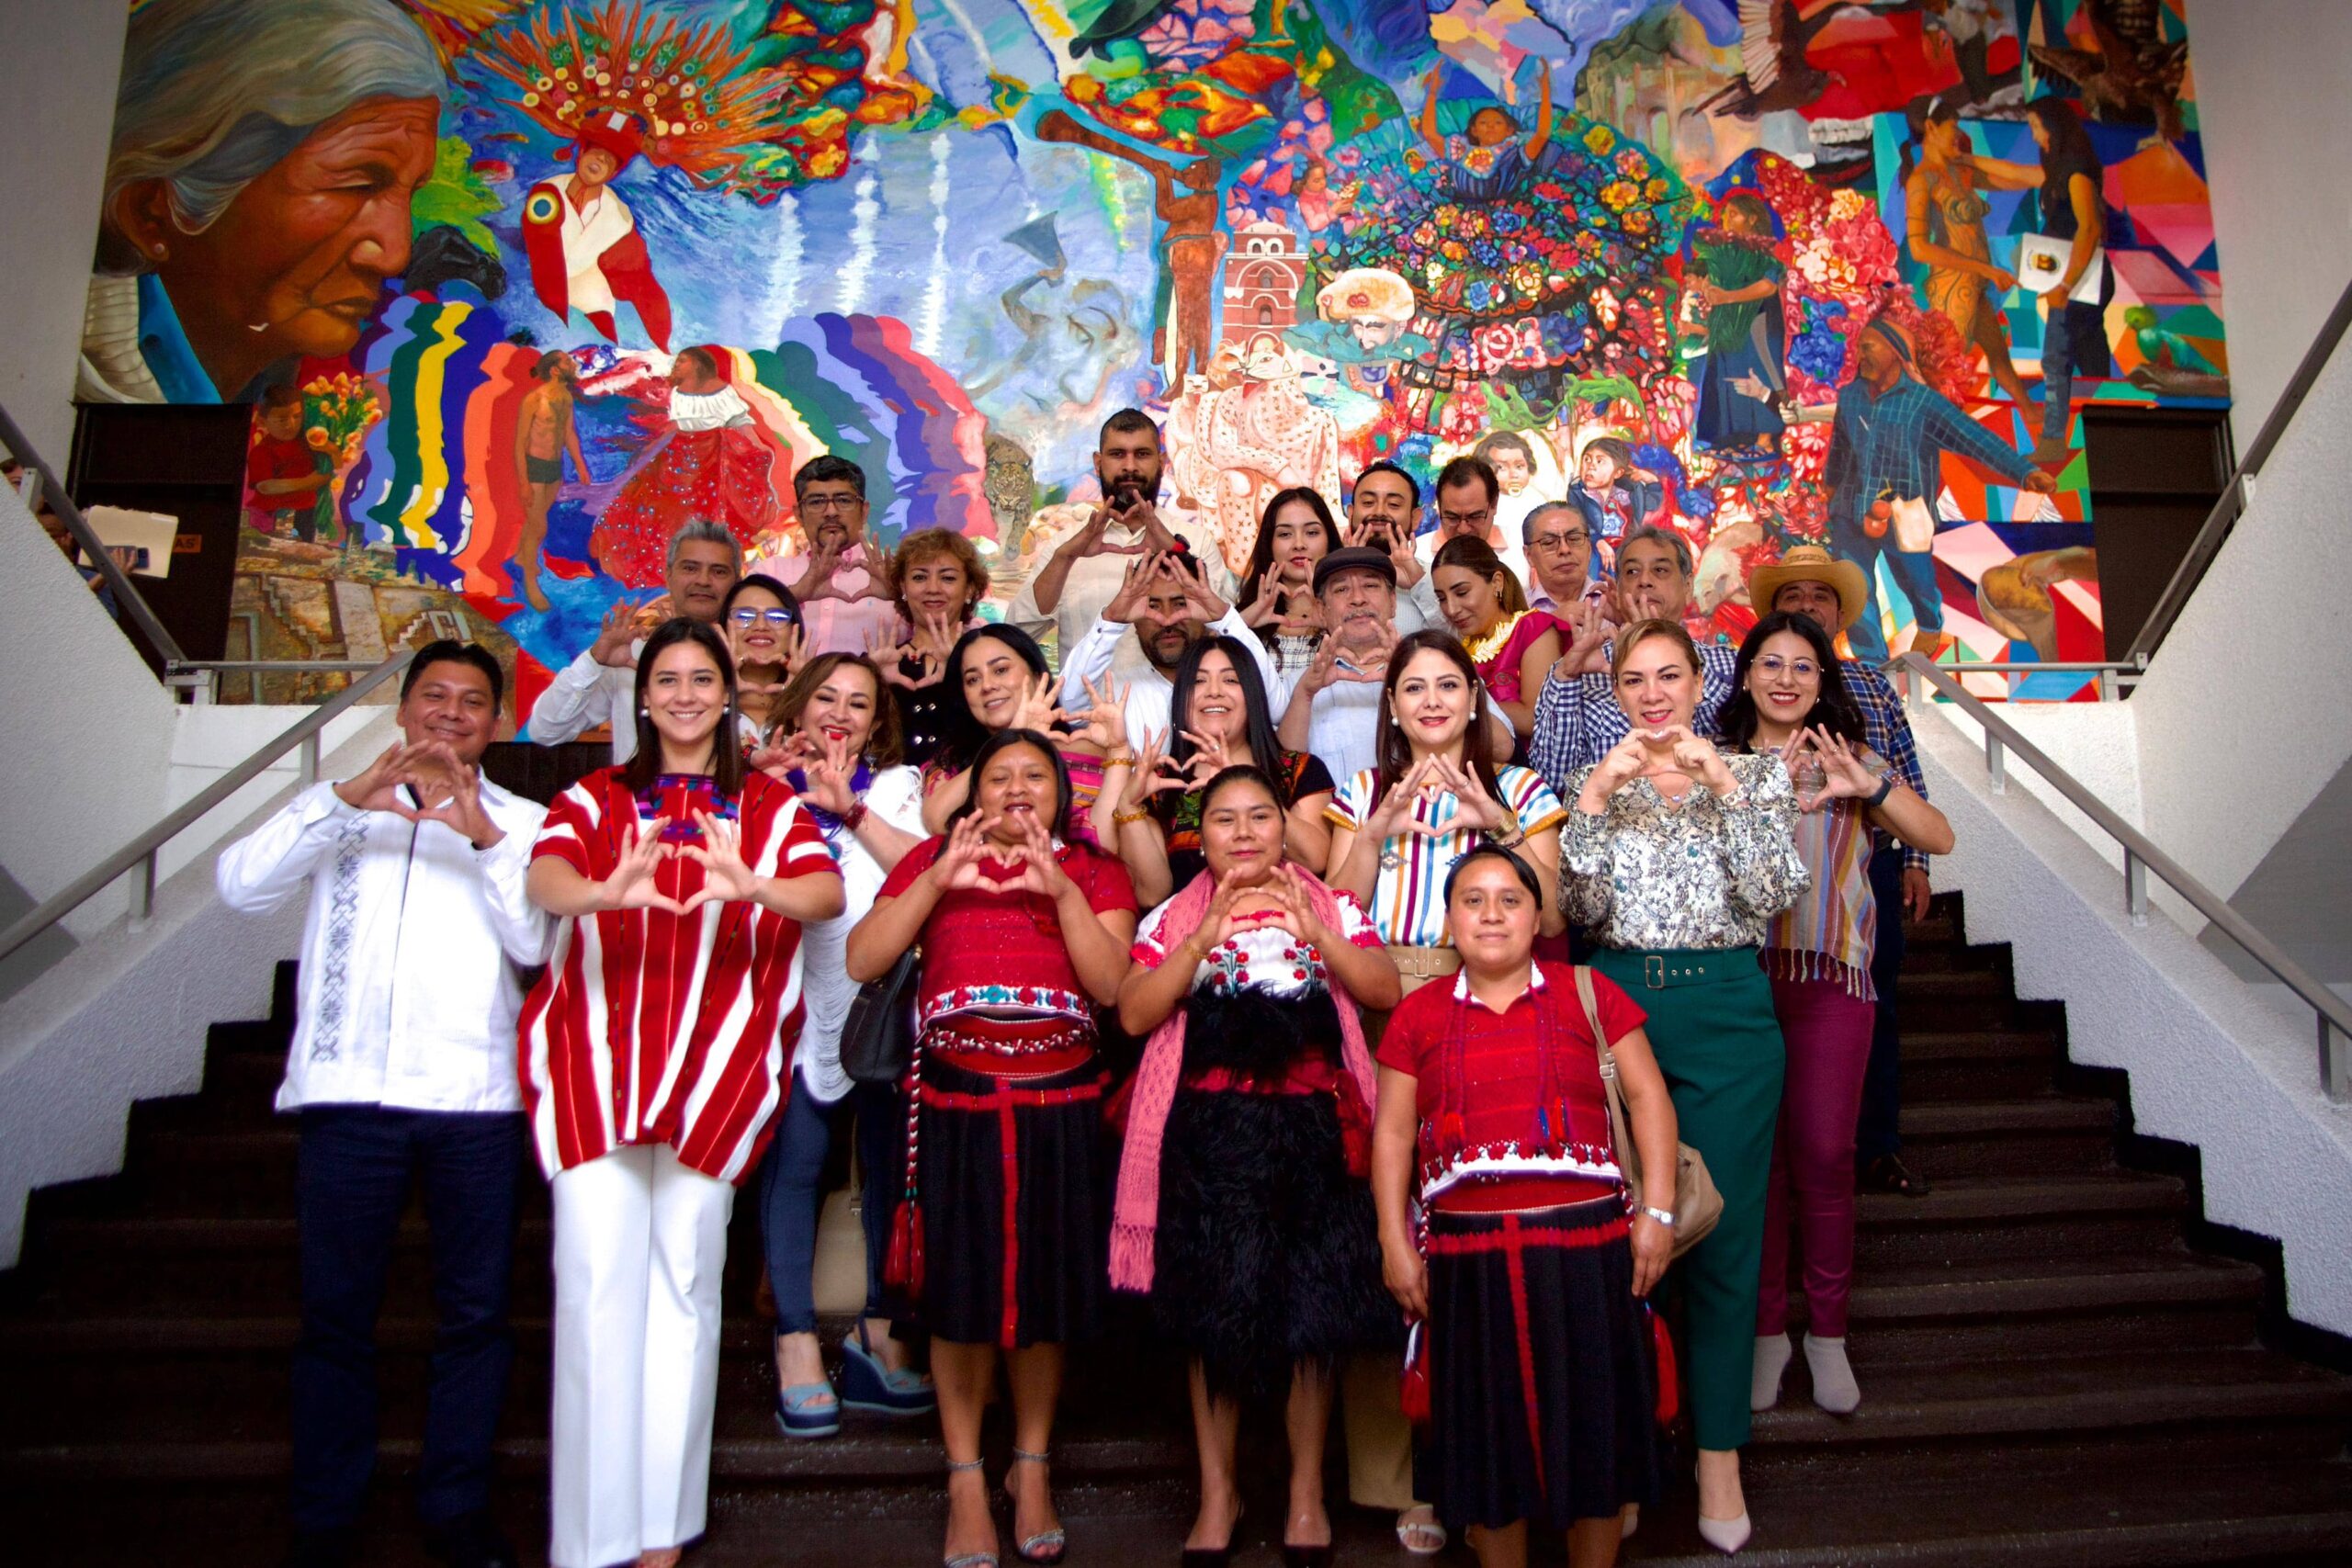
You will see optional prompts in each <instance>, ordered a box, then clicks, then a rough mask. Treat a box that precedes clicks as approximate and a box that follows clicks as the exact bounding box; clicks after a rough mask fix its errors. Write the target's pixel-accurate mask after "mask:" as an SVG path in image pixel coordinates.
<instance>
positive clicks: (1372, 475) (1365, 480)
mask: <svg viewBox="0 0 2352 1568" xmlns="http://www.w3.org/2000/svg"><path fill="white" fill-rule="evenodd" d="M1420 514H1421V485H1420V481H1419V479H1415V478H1413V476H1412V475H1410V474H1408V473H1407V472H1406V471H1405V470H1404V469H1403V468H1399V467H1397V465H1396V464H1395V463H1391V462H1388V461H1386V460H1385V459H1384V460H1383V461H1380V462H1377V463H1367V464H1365V465H1364V469H1363V472H1362V473H1360V474H1358V475H1357V476H1356V488H1355V489H1353V490H1351V491H1349V492H1348V512H1347V523H1348V526H1347V534H1346V537H1345V538H1344V540H1343V541H1342V542H1343V543H1345V544H1348V545H1351V546H1359V547H1365V548H1370V549H1375V550H1378V551H1380V552H1382V553H1383V554H1385V556H1387V558H1388V560H1389V564H1390V566H1391V567H1392V568H1393V569H1394V570H1393V571H1392V573H1391V575H1390V578H1389V590H1390V594H1389V596H1390V599H1391V600H1392V601H1393V613H1392V614H1391V615H1390V616H1389V618H1390V619H1391V620H1392V621H1394V623H1395V624H1396V629H1397V633H1398V635H1400V636H1410V635H1411V634H1412V633H1414V632H1417V631H1419V630H1420V629H1421V628H1422V627H1423V626H1430V625H1442V624H1443V622H1442V619H1441V618H1440V617H1439V615H1438V613H1437V590H1436V589H1435V588H1434V587H1433V586H1432V585H1431V584H1430V574H1429V569H1428V568H1427V567H1426V566H1424V565H1423V564H1422V562H1421V558H1420V557H1419V556H1418V555H1415V554H1414V553H1413V528H1414V525H1416V524H1417V523H1418V522H1419V519H1420ZM1424 598H1426V599H1427V601H1428V603H1427V604H1426V606H1425V605H1424V604H1423V603H1422V600H1423V599H1424ZM1331 776H1332V777H1334V778H1337V777H1339V775H1338V774H1337V773H1334V774H1332V775H1331Z"/></svg>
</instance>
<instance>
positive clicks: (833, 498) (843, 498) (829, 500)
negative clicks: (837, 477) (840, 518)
mask: <svg viewBox="0 0 2352 1568" xmlns="http://www.w3.org/2000/svg"><path fill="white" fill-rule="evenodd" d="M864 505H865V497H864V496H862V495H810V496H803V497H802V498H801V501H800V510H801V511H803V512H854V511H855V510H857V508H859V507H861V506H864Z"/></svg>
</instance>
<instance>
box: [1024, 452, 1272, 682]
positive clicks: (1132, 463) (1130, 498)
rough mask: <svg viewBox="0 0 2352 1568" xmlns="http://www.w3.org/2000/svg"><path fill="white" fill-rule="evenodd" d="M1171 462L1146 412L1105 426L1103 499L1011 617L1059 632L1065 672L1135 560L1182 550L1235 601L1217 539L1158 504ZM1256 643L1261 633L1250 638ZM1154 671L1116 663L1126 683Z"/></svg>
mask: <svg viewBox="0 0 2352 1568" xmlns="http://www.w3.org/2000/svg"><path fill="white" fill-rule="evenodd" d="M1166 470H1167V459H1166V457H1165V456H1164V455H1163V454H1162V453H1161V451H1160V449H1159V426H1158V425H1156V424H1154V423H1152V422H1151V416H1150V415H1149V414H1148V413H1146V412H1143V411H1142V410H1141V409H1121V410H1120V411H1119V412H1117V413H1114V414H1113V415H1112V416H1111V417H1110V418H1109V419H1107V420H1104V421H1103V433H1102V434H1101V436H1100V437H1099V438H1098V439H1097V441H1096V444H1095V450H1094V477H1095V479H1096V480H1097V481H1099V482H1100V483H1101V485H1102V487H1103V499H1102V501H1101V502H1098V503H1097V504H1096V506H1095V508H1094V511H1093V513H1091V515H1090V516H1089V517H1088V518H1087V520H1086V522H1085V524H1084V525H1082V526H1081V527H1080V528H1079V529H1078V531H1077V532H1076V533H1073V534H1072V535H1070V536H1069V538H1067V539H1064V540H1063V541H1062V542H1061V544H1060V545H1059V546H1058V547H1057V548H1056V549H1055V551H1054V553H1053V554H1052V555H1051V556H1049V557H1048V558H1046V564H1045V565H1043V566H1041V567H1039V568H1038V569H1037V571H1036V574H1035V576H1033V577H1031V578H1030V579H1029V581H1027V582H1025V583H1023V584H1022V587H1021V592H1020V594H1019V595H1018V596H1017V597H1016V598H1015V599H1014V600H1013V601H1012V608H1011V609H1010V610H1008V611H1007V612H1006V613H1005V619H1006V620H1008V621H1010V622H1011V623H1012V625H1014V626H1019V627H1020V628H1021V629H1022V630H1023V631H1025V632H1027V633H1028V634H1029V635H1030V636H1031V637H1035V638H1036V639H1037V640H1038V641H1040V642H1043V641H1044V640H1045V638H1046V633H1047V632H1049V631H1050V632H1052V633H1053V634H1054V635H1055V638H1056V641H1055V646H1056V647H1057V649H1060V653H1061V662H1062V667H1063V668H1064V669H1065V670H1068V669H1069V667H1070V665H1071V662H1072V660H1071V654H1072V650H1073V649H1076V648H1077V646H1078V644H1079V642H1080V639H1082V638H1083V637H1085V636H1086V634H1087V631H1088V629H1089V628H1090V627H1091V626H1093V625H1094V622H1095V618H1096V617H1097V616H1099V615H1102V613H1103V606H1104V605H1106V604H1109V603H1110V602H1111V601H1112V600H1113V599H1114V598H1116V597H1117V596H1118V593H1119V590H1120V589H1121V588H1122V587H1124V586H1125V583H1126V574H1127V564H1128V559H1129V558H1132V557H1136V556H1142V555H1148V554H1150V553H1152V552H1154V551H1161V550H1173V549H1176V548H1179V547H1180V546H1181V547H1182V548H1184V549H1185V550H1187V551H1189V552H1190V553H1191V554H1192V556H1193V558H1195V559H1197V560H1198V561H1199V562H1201V564H1202V568H1203V575H1202V579H1201V583H1202V586H1203V587H1204V588H1205V589H1207V590H1208V592H1210V593H1212V594H1214V595H1215V596H1216V598H1218V599H1219V600H1222V601H1224V602H1226V603H1227V604H1230V603H1231V602H1232V599H1233V574H1232V573H1231V572H1229V571H1227V570H1226V569H1225V560H1224V558H1223V556H1222V555H1221V554H1220V553H1219V551H1218V549H1217V543H1216V536H1215V534H1214V533H1212V532H1211V531H1210V530H1209V529H1208V528H1207V527H1205V526H1204V525H1201V524H1198V523H1187V522H1179V521H1175V520H1172V519H1170V518H1169V517H1166V516H1164V515H1162V514H1161V513H1160V511H1159V486H1160V480H1161V479H1162V477H1163V475H1164V474H1165V473H1166ZM1256 635H1257V634H1256V633H1255V632H1252V633H1250V636H1251V637H1252V638H1254V637H1256ZM1149 669H1150V665H1149V664H1148V662H1147V661H1146V660H1145V659H1144V658H1143V655H1142V652H1141V650H1140V649H1131V648H1127V647H1125V646H1122V647H1121V648H1120V649H1118V652H1117V656H1116V658H1115V660H1114V663H1113V666H1112V672H1113V673H1114V674H1115V675H1117V676H1119V677H1120V678H1121V679H1125V678H1128V677H1130V676H1136V677H1140V676H1141V675H1143V674H1144V673H1145V672H1147V671H1148V670H1149Z"/></svg>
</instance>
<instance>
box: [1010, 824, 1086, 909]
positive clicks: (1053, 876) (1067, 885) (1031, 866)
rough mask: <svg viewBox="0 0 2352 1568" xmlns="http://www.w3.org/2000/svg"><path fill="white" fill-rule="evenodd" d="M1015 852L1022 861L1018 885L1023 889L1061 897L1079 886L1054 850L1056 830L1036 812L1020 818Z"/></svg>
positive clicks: (1057, 898)
mask: <svg viewBox="0 0 2352 1568" xmlns="http://www.w3.org/2000/svg"><path fill="white" fill-rule="evenodd" d="M1013 855H1014V857H1015V858H1016V859H1018V860H1019V861H1020V862H1021V881H1020V884H1019V886H1020V887H1021V889H1022V891H1023V892H1024V893H1038V894H1043V895H1044V896H1045V897H1048V898H1052V899H1055V900H1057V901H1058V900H1059V899H1060V897H1061V896H1062V895H1063V894H1065V893H1068V892H1069V891H1070V889H1071V888H1073V887H1075V886H1077V884H1076V883H1074V882H1072V881H1070V879H1069V873H1068V872H1066V871H1064V870H1063V869H1062V863H1061V862H1060V860H1058V859H1057V858H1056V856H1055V854H1054V836H1053V834H1052V833H1051V832H1049V831H1048V830H1047V829H1046V825H1045V824H1044V823H1043V822H1040V821H1038V820H1037V818H1035V817H1034V816H1030V817H1024V818H1022V819H1021V843H1020V846H1019V847H1018V848H1017V849H1015V850H1014V851H1013Z"/></svg>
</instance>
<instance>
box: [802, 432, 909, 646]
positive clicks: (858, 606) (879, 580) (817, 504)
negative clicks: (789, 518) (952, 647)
mask: <svg viewBox="0 0 2352 1568" xmlns="http://www.w3.org/2000/svg"><path fill="white" fill-rule="evenodd" d="M792 493H793V496H794V498H795V500H796V502H797V505H798V508H799V513H800V531H801V532H802V533H803V534H804V535H806V536H808V540H809V553H808V554H807V555H805V556H786V557H785V558H783V559H782V560H779V561H777V562H776V563H775V564H776V568H777V570H776V575H777V576H779V577H783V578H786V579H789V580H790V581H791V582H792V592H793V596H794V597H795V598H797V599H798V600H799V601H800V608H801V615H802V624H803V625H805V626H807V627H808V630H809V657H811V658H814V657H815V656H816V655H818V654H820V653H864V652H865V650H866V649H868V648H869V647H871V646H873V644H874V639H875V637H876V636H879V637H887V638H888V639H890V640H891V641H894V642H895V641H896V640H897V638H898V628H899V612H898V610H897V609H896V608H895V607H893V606H892V604H891V603H890V581H889V579H890V574H889V571H888V569H887V566H886V564H885V562H884V560H883V558H882V553H881V552H880V551H879V550H877V549H876V548H875V547H874V546H873V544H872V542H871V541H869V540H868V539H867V538H866V536H865V518H866V506H865V469H864V468H859V467H858V466H857V465H856V464H855V463H853V462H851V461H850V460H849V459H848V458H846V457H834V456H833V455H832V454H831V453H827V454H826V455H825V456H824V457H812V458H810V459H809V461H808V462H807V463H806V464H804V465H803V466H802V467H801V469H800V471H799V472H798V473H797V474H795V475H793V476H792ZM793 562H799V563H801V570H800V571H799V573H798V575H797V576H795V575H794V574H793V572H792V570H791V569H790V563H793Z"/></svg>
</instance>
